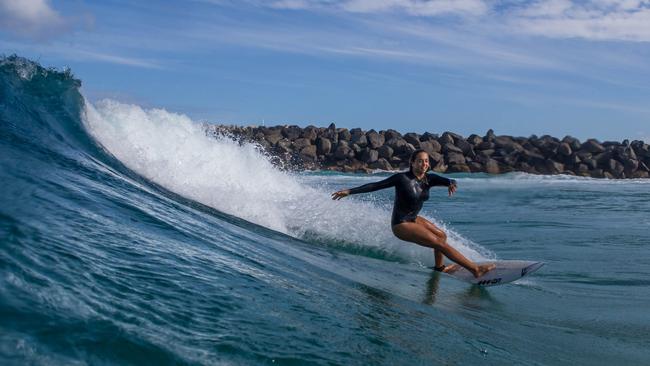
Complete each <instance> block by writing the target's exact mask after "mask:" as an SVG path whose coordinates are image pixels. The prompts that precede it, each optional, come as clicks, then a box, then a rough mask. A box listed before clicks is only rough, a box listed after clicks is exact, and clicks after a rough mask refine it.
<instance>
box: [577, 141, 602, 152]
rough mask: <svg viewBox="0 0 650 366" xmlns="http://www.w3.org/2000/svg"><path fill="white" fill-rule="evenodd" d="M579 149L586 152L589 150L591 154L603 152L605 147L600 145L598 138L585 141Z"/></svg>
mask: <svg viewBox="0 0 650 366" xmlns="http://www.w3.org/2000/svg"><path fill="white" fill-rule="evenodd" d="M580 150H584V151H587V152H590V153H592V154H600V153H603V152H605V147H604V146H603V145H601V144H600V143H599V142H598V140H595V139H589V140H587V141H585V143H584V144H582V146H580Z"/></svg>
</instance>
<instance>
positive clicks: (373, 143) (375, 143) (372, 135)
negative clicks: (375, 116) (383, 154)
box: [366, 130, 386, 149]
mask: <svg viewBox="0 0 650 366" xmlns="http://www.w3.org/2000/svg"><path fill="white" fill-rule="evenodd" d="M366 138H367V139H368V144H369V145H370V148H372V149H378V148H379V147H381V145H383V144H384V142H385V141H386V140H385V138H384V136H382V135H380V134H379V133H377V132H375V131H372V130H371V131H368V132H367V133H366Z"/></svg>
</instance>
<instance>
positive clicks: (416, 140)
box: [404, 132, 420, 149]
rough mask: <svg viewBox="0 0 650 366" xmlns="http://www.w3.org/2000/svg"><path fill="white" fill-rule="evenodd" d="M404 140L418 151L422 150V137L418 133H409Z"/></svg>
mask: <svg viewBox="0 0 650 366" xmlns="http://www.w3.org/2000/svg"><path fill="white" fill-rule="evenodd" d="M404 140H405V141H406V142H408V143H409V144H411V145H413V146H414V147H415V148H416V149H419V148H420V136H418V134H417V133H413V132H409V133H407V134H406V135H404Z"/></svg>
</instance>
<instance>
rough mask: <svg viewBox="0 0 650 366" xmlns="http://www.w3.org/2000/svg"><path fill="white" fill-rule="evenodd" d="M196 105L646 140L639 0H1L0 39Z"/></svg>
mask: <svg viewBox="0 0 650 366" xmlns="http://www.w3.org/2000/svg"><path fill="white" fill-rule="evenodd" d="M14 53H15V54H17V55H19V56H24V57H27V58H30V59H33V60H36V61H38V62H40V63H41V64H42V65H43V66H48V67H49V66H53V67H58V68H63V67H70V68H71V69H72V71H73V73H74V75H75V76H76V77H77V78H79V79H81V80H82V83H83V84H82V85H83V87H82V92H83V93H84V95H85V96H86V98H88V100H90V101H91V102H94V101H97V100H100V99H104V98H110V99H114V100H118V101H121V102H124V103H132V104H137V105H140V106H142V107H145V108H164V109H166V110H168V111H171V112H177V113H183V114H186V115H188V116H189V117H191V118H193V119H195V120H197V121H207V122H211V123H223V124H238V125H267V126H271V125H278V124H281V125H284V124H290V125H291V124H295V125H299V126H307V125H314V126H318V127H327V126H328V125H329V124H330V123H334V124H335V125H336V126H337V127H347V128H355V127H360V128H362V129H364V130H369V129H375V130H386V129H389V128H392V129H395V130H398V131H400V132H402V133H406V132H417V133H423V132H425V131H428V132H432V133H442V132H444V131H452V132H456V133H459V134H461V135H463V136H469V135H470V134H472V133H476V134H479V135H484V134H485V133H486V131H487V130H488V129H493V130H494V131H495V133H496V134H498V135H500V134H503V135H513V136H525V137H527V136H530V135H533V134H535V135H538V136H541V135H544V134H549V135H552V136H556V137H559V138H562V137H564V136H565V135H571V136H574V137H577V138H579V139H581V140H584V139H586V138H592V137H593V138H597V139H599V140H601V141H606V140H616V141H621V140H623V139H629V140H639V139H640V140H645V141H646V142H647V143H650V1H631V0H621V1H612V0H594V1H582V0H580V1H570V0H536V1H524V0H505V1H499V0H456V1H453V0H429V1H424V0H239V1H235V0H193V1H190V0H188V1H173V0H170V1H136V2H133V1H121V0H102V1H90V0H69V1H50V0H20V1H16V0H0V54H5V55H10V54H14Z"/></svg>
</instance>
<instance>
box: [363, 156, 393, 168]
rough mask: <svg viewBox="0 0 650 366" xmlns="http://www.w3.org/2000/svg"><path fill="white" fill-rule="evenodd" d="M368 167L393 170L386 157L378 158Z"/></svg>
mask: <svg viewBox="0 0 650 366" xmlns="http://www.w3.org/2000/svg"><path fill="white" fill-rule="evenodd" d="M368 168H370V169H380V170H393V167H392V166H391V165H390V163H389V162H388V160H386V159H384V158H379V159H377V161H375V162H373V163H372V164H370V165H368Z"/></svg>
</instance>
